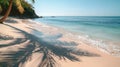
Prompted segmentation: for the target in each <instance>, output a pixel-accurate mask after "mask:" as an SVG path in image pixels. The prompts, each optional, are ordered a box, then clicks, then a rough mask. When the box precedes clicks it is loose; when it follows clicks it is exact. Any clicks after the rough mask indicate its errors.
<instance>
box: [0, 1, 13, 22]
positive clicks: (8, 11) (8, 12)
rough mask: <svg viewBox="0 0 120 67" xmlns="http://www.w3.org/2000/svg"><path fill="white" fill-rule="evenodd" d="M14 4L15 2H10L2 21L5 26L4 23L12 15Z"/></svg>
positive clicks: (0, 20)
mask: <svg viewBox="0 0 120 67" xmlns="http://www.w3.org/2000/svg"><path fill="white" fill-rule="evenodd" d="M12 4H13V0H10V1H9V7H8V10H7V11H6V13H5V15H4V16H3V17H2V18H1V19H0V23H1V24H3V21H5V20H6V18H7V17H8V15H9V14H10V12H11V9H12Z"/></svg>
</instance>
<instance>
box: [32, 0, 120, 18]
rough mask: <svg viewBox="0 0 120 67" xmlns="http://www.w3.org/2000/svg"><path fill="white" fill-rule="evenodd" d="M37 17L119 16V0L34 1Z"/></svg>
mask: <svg viewBox="0 0 120 67" xmlns="http://www.w3.org/2000/svg"><path fill="white" fill-rule="evenodd" d="M33 5H34V9H35V12H36V13H37V15H39V16H120V0H36V2H35V3H34V4H33Z"/></svg>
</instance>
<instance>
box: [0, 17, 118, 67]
mask: <svg viewBox="0 0 120 67" xmlns="http://www.w3.org/2000/svg"><path fill="white" fill-rule="evenodd" d="M11 20H12V21H11ZM0 28H1V29H0V65H2V66H3V67H6V66H10V67H13V66H16V67H47V66H48V67H54V66H56V67H120V57H116V56H112V55H110V54H109V53H106V52H105V51H101V50H99V49H97V48H95V47H92V46H90V45H88V44H86V43H84V42H82V41H80V40H76V39H75V38H74V37H72V36H70V33H69V34H68V32H63V31H62V30H60V29H58V28H54V27H51V26H47V25H45V24H37V23H35V22H33V21H30V20H25V19H24V20H22V19H21V20H20V19H15V18H9V19H8V20H7V21H6V22H5V24H0Z"/></svg>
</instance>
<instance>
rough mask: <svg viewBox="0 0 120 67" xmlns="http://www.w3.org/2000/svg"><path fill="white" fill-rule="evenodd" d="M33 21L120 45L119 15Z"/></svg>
mask: <svg viewBox="0 0 120 67" xmlns="http://www.w3.org/2000/svg"><path fill="white" fill-rule="evenodd" d="M35 21H38V22H41V23H45V24H47V25H51V26H55V27H58V28H63V29H64V30H66V31H69V32H72V33H76V34H78V35H80V36H85V37H87V38H89V39H91V40H95V41H98V42H99V41H100V42H103V43H105V44H106V45H110V44H112V45H115V46H118V47H120V17H119V16H56V17H44V18H39V19H35ZM98 42H97V43H98ZM101 45H102V44H101Z"/></svg>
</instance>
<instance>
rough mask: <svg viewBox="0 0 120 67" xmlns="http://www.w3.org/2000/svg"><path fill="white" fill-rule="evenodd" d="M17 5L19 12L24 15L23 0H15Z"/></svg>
mask: <svg viewBox="0 0 120 67" xmlns="http://www.w3.org/2000/svg"><path fill="white" fill-rule="evenodd" d="M15 4H16V6H17V9H18V10H19V12H20V13H21V14H22V13H24V8H23V6H22V5H21V0H15Z"/></svg>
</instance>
